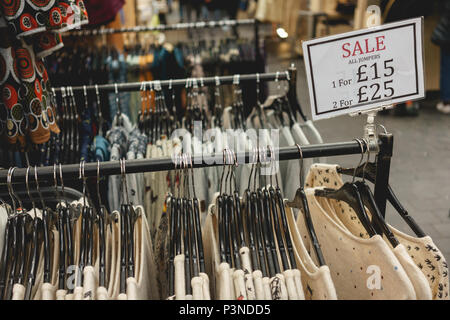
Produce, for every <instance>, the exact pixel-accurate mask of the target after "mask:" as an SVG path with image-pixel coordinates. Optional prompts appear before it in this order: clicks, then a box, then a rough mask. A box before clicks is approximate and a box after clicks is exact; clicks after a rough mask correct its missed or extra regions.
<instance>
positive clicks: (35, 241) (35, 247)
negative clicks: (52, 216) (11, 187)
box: [24, 167, 42, 300]
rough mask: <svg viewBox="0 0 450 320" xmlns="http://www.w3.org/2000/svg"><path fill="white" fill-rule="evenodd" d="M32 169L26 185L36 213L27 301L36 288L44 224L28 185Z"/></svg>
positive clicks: (27, 282)
mask: <svg viewBox="0 0 450 320" xmlns="http://www.w3.org/2000/svg"><path fill="white" fill-rule="evenodd" d="M29 171H30V167H28V168H27V172H26V177H25V184H26V188H27V191H28V196H29V198H30V200H31V202H32V204H33V208H32V210H33V213H34V215H35V216H34V219H33V226H32V235H31V241H30V250H29V255H30V257H31V261H30V263H29V266H28V270H27V273H28V277H27V281H26V286H25V287H26V291H25V297H24V298H25V300H30V298H31V290H32V288H33V286H34V283H35V280H36V272H37V264H38V261H39V250H38V248H39V247H40V242H39V235H40V233H41V232H40V231H41V230H42V223H41V221H42V220H41V219H40V218H38V217H37V215H36V214H37V211H36V205H35V202H34V199H33V197H32V196H31V193H30V188H29V184H28V176H29Z"/></svg>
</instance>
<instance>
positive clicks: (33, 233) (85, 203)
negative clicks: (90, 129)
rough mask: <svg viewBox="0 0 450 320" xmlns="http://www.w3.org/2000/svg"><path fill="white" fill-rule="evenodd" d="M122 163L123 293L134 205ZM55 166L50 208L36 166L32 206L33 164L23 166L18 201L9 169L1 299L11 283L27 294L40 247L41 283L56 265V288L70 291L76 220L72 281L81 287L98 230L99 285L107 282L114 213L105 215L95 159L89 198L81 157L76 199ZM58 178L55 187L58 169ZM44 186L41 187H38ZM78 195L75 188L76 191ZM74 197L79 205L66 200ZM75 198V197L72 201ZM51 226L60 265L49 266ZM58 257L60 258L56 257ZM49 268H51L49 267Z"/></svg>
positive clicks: (129, 270)
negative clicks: (109, 230)
mask: <svg viewBox="0 0 450 320" xmlns="http://www.w3.org/2000/svg"><path fill="white" fill-rule="evenodd" d="M120 164H121V170H122V172H121V177H122V181H121V194H122V205H121V209H120V213H119V214H120V219H121V225H120V227H121V229H120V233H121V239H122V241H121V245H122V246H121V249H120V250H121V262H120V293H125V292H126V279H127V278H128V277H134V270H135V266H134V225H135V222H136V220H137V213H136V212H135V210H134V207H133V204H132V203H130V200H129V197H128V190H127V182H126V163H125V160H121V161H120ZM53 168H54V170H53V171H54V172H53V175H54V190H53V197H55V193H56V199H57V202H56V204H55V205H54V206H53V207H51V205H50V201H45V200H44V196H43V193H45V192H50V190H41V188H40V183H39V179H38V175H37V169H36V167H34V182H35V184H36V191H37V195H38V197H39V201H40V205H41V206H40V210H37V205H36V201H35V198H34V196H33V192H31V191H30V190H31V189H30V181H29V180H30V179H29V176H30V171H31V169H32V167H28V168H27V171H26V182H25V186H26V193H27V196H28V198H29V201H27V202H22V200H21V198H20V197H19V195H18V193H16V192H15V190H14V187H13V181H12V177H13V174H14V170H15V168H10V169H9V171H8V179H7V187H8V194H9V197H10V199H11V202H10V203H11V204H12V206H8V205H6V202H5V201H4V200H3V199H0V202H1V204H3V205H5V208H6V209H7V213H8V219H7V225H6V229H5V230H6V231H5V242H4V247H3V251H2V256H1V261H0V300H10V299H11V298H12V293H13V291H12V289H13V285H14V284H17V283H18V284H22V285H24V286H25V288H26V292H25V300H29V299H31V292H32V289H33V286H34V285H35V282H36V272H37V266H38V264H39V254H40V250H41V248H42V249H43V257H44V272H43V281H44V283H51V274H52V268H58V289H60V290H67V293H69V294H70V293H73V292H74V287H72V286H70V285H69V284H68V278H69V277H70V276H71V274H70V272H71V271H72V269H71V268H70V266H73V265H74V263H75V256H74V254H75V252H74V250H75V249H74V245H75V244H74V241H75V239H74V225H75V223H77V221H78V220H79V219H81V221H80V222H79V223H81V242H80V251H79V263H78V270H79V271H81V272H79V273H78V277H77V282H76V283H75V286H78V287H79V286H82V283H83V272H82V271H83V269H84V267H86V266H93V263H94V261H93V251H94V250H95V249H94V248H95V246H96V244H95V243H94V230H98V241H99V286H100V287H107V282H108V275H107V271H106V228H108V227H109V226H110V224H111V223H112V222H113V221H117V218H118V217H116V216H114V215H112V214H109V213H108V212H107V209H106V207H105V206H104V205H103V204H102V201H101V199H102V198H101V195H100V179H101V177H100V171H99V169H100V163H99V162H97V188H96V189H97V190H96V192H97V194H96V196H97V198H96V201H92V198H91V196H90V193H89V190H88V186H87V183H86V180H87V178H86V177H85V174H84V162H81V163H80V169H79V172H80V176H79V178H80V180H81V181H82V184H83V192H82V193H81V195H82V197H81V198H75V196H76V195H77V192H76V191H74V190H71V191H70V194H69V196H67V193H66V190H65V187H64V182H63V172H62V166H61V164H60V165H59V170H58V167H57V166H56V165H54V166H53ZM58 171H59V183H60V185H61V186H60V187H59V186H58V174H57V172H58ZM42 191H44V192H42ZM78 194H79V193H78ZM71 198H72V199H74V198H75V199H76V200H78V201H79V204H78V205H74V204H72V203H70V202H69V201H68V199H71ZM75 199H74V200H75ZM28 203H29V204H31V209H30V210H29V211H28V213H32V215H30V214H27V211H26V208H25V207H24V204H28ZM53 227H55V228H56V230H58V232H59V239H56V241H58V242H59V265H58V266H55V265H52V263H51V261H52V259H53V258H52V256H51V236H50V235H51V230H52V228H53ZM61 257H63V258H61ZM53 270H54V269H53Z"/></svg>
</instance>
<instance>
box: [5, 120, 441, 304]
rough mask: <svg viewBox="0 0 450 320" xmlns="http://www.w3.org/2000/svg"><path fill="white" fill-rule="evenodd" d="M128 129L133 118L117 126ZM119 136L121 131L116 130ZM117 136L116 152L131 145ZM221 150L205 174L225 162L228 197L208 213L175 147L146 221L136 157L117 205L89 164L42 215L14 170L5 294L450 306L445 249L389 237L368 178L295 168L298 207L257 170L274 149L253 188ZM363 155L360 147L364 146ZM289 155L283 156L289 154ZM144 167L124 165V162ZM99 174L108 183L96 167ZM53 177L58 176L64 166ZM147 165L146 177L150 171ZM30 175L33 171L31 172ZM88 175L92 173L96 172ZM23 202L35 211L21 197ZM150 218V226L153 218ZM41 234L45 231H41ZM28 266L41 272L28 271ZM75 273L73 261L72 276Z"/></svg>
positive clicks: (260, 155)
mask: <svg viewBox="0 0 450 320" xmlns="http://www.w3.org/2000/svg"><path fill="white" fill-rule="evenodd" d="M125 125H126V124H125V122H124V124H122V126H125ZM116 129H123V130H125V129H124V128H123V127H122V128H121V127H120V126H117V127H116ZM123 130H117V131H118V132H119V131H123ZM117 135H118V136H120V134H119V133H118V134H117ZM132 135H134V133H131V134H130V136H132ZM125 136H126V135H125ZM132 139H133V141H132V142H131V145H132V146H133V147H132V148H131V150H127V152H132V150H139V148H137V146H138V145H139V142H137V140H138V136H136V137H133V138H132ZM136 139H137V140H136ZM119 140H120V138H119V139H117V141H118V142H117V144H121V143H122V145H123V146H126V143H123V142H120V141H119ZM163 140H164V139H163ZM187 140H188V141H187V142H186V141H184V139H183V141H182V142H181V141H180V142H178V143H179V144H180V145H181V144H185V143H188V142H189V141H190V140H195V137H194V138H192V139H189V138H187ZM221 141H222V147H223V148H227V147H228V148H227V149H225V150H223V149H222V150H223V155H224V157H225V158H224V159H226V162H225V163H223V164H222V165H218V164H217V163H216V164H213V165H207V166H208V167H210V168H207V169H212V168H213V167H217V169H218V173H219V174H218V181H217V184H218V187H219V191H218V192H216V193H215V194H214V196H213V197H212V198H210V199H208V203H209V204H210V205H209V208H208V213H207V214H206V213H202V211H203V209H202V208H201V207H202V205H201V201H202V199H201V198H202V197H206V194H208V192H207V188H206V187H205V186H202V184H201V178H200V177H201V175H200V173H201V172H202V171H203V172H208V171H207V170H206V169H201V168H196V169H194V168H193V164H194V163H195V159H197V157H198V156H197V154H196V153H195V149H187V150H188V151H190V152H192V153H193V154H194V157H195V159H192V158H191V155H190V154H192V153H183V154H180V153H179V152H178V149H176V148H175V149H176V150H175V154H176V155H177V156H176V157H175V158H174V160H173V161H175V162H176V163H175V166H174V167H173V166H172V167H171V168H172V169H175V170H170V171H169V172H167V171H166V172H164V171H163V172H162V176H161V177H158V178H156V179H158V180H164V181H166V183H167V185H164V186H163V185H161V186H158V185H156V186H155V187H154V189H153V195H152V196H158V197H161V198H162V199H164V200H163V205H162V207H159V208H158V209H156V210H157V211H154V210H155V209H154V208H155V206H153V207H152V204H150V210H152V211H153V212H147V211H146V209H144V206H143V205H142V204H143V202H141V201H142V200H141V199H137V198H135V197H134V195H133V193H130V186H131V187H132V186H133V184H134V183H136V182H135V181H137V178H136V179H135V178H134V177H136V176H138V175H139V174H142V175H143V174H144V173H143V172H139V173H138V172H136V171H135V169H134V170H132V172H127V162H121V163H120V166H121V168H120V172H121V174H120V176H119V181H118V186H117V189H118V191H115V195H116V197H117V198H119V208H118V210H114V211H113V210H111V211H107V210H106V208H105V207H103V206H102V205H101V202H98V200H94V201H92V200H91V198H90V194H89V190H88V189H87V188H86V185H85V184H86V180H85V178H84V173H83V172H84V167H83V166H82V165H81V166H80V170H81V171H80V173H81V178H82V181H83V190H84V192H87V193H86V194H84V195H83V196H82V198H80V199H79V200H77V201H73V202H71V203H69V202H68V201H67V200H64V198H65V195H66V193H65V191H64V189H62V191H61V190H60V191H58V192H57V194H56V198H57V199H58V201H57V206H56V207H55V208H51V209H52V211H53V212H54V214H51V215H50V214H49V213H50V212H51V211H50V210H49V208H48V207H47V205H48V203H50V202H47V200H44V198H42V199H41V200H40V201H38V202H36V204H37V203H39V205H38V207H39V208H38V207H36V206H35V205H36V204H35V203H34V202H33V200H32V198H31V197H30V195H29V194H28V195H21V196H19V195H18V193H16V192H14V189H17V188H20V187H19V186H18V185H17V184H14V179H15V178H16V179H17V178H19V177H20V175H21V173H19V174H14V175H12V172H11V169H10V171H9V173H10V175H12V176H13V179H11V183H12V184H11V185H10V189H9V198H10V199H8V198H6V197H3V196H2V198H3V200H8V201H10V204H11V206H10V205H6V204H2V205H1V206H0V213H1V214H3V215H4V217H3V218H5V217H6V218H7V220H6V225H5V223H0V234H1V232H2V228H4V230H5V232H4V233H3V234H4V238H3V239H4V243H3V247H2V255H1V261H0V264H1V265H0V294H1V298H2V299H64V300H71V299H74V300H79V299H88V300H90V299H119V300H125V299H158V298H161V299H169V300H170V299H177V300H191V299H194V300H202V299H206V300H207V299H239V300H245V299H249V300H252V299H275V300H286V299H290V300H303V299H420V300H426V299H448V286H449V284H448V267H447V264H446V261H445V259H444V258H443V256H442V254H441V253H440V251H439V249H438V248H437V247H436V246H435V245H434V243H433V241H432V240H431V238H430V237H422V238H413V237H411V236H407V235H406V234H404V233H402V232H400V231H398V230H397V229H395V228H394V227H392V226H390V225H388V224H386V226H387V228H388V229H389V230H392V232H393V234H394V236H392V234H391V233H389V232H387V231H386V230H384V229H383V228H382V222H383V221H384V222H385V220H384V219H385V218H384V217H383V216H381V215H380V213H379V209H378V204H376V203H375V205H374V204H371V203H370V201H368V200H370V191H369V193H368V194H367V193H364V190H365V189H364V186H367V185H366V184H365V182H364V181H362V180H360V181H356V180H355V178H354V179H353V181H352V183H343V181H342V179H341V177H340V174H339V173H338V172H340V171H342V170H341V169H339V167H338V166H337V165H329V164H314V165H313V166H312V167H311V168H310V171H309V173H308V176H307V178H306V184H305V186H306V189H303V186H302V178H301V175H300V172H298V173H297V174H298V175H297V176H298V177H300V183H299V184H298V186H299V189H297V192H296V194H295V197H294V200H293V201H286V200H285V196H284V192H283V190H282V189H281V183H280V182H281V181H279V179H278V178H276V177H275V175H276V173H275V172H274V171H273V170H271V171H269V172H270V173H269V174H268V176H265V177H264V176H263V175H261V173H262V172H263V171H262V169H263V165H264V164H266V163H267V164H270V165H275V164H276V163H275V162H274V159H273V158H272V152H269V154H267V158H268V157H269V155H270V160H268V159H267V158H266V157H265V156H264V154H265V153H267V151H270V149H269V148H267V149H257V153H256V154H253V160H252V157H251V156H249V157H247V158H248V159H249V160H250V161H251V162H252V164H251V165H250V164H248V165H250V166H251V167H252V170H251V172H250V174H249V178H248V184H247V185H246V186H245V187H244V188H241V187H240V185H239V184H238V183H237V181H236V180H235V179H236V178H237V179H239V178H238V177H237V176H236V174H237V164H238V163H237V162H236V161H237V159H238V158H237V157H235V154H234V153H233V151H232V150H231V149H229V146H230V145H228V144H227V143H228V141H227V140H225V139H221ZM164 142H170V140H168V139H166V140H165V141H162V140H161V141H159V142H158V143H157V144H158V147H157V149H158V148H159V149H160V150H161V151H156V149H155V148H151V149H154V150H155V151H152V152H151V153H153V154H154V155H155V156H156V157H161V156H162V157H163V158H162V159H164V157H166V156H165V154H170V152H168V153H167V150H170V148H173V147H174V145H173V143H169V144H167V143H164ZM151 146H153V145H151ZM187 146H191V144H187ZM194 146H195V144H194ZM215 147H216V146H214V148H215ZM329 147H330V148H332V149H333V150H334V151H333V152H331V153H327V151H326V148H327V146H326V145H324V146H323V147H322V148H323V149H322V150H321V152H320V153H321V154H326V155H329V156H331V155H337V154H346V153H345V152H344V151H343V150H344V149H342V151H337V146H336V145H330V146H329ZM360 147H361V150H362V152H364V150H365V148H364V145H360ZM166 148H167V150H165V149H166ZM297 148H298V149H299V152H298V154H297V157H301V159H302V160H301V162H300V169H301V168H302V166H303V163H302V161H303V156H305V155H306V158H311V157H313V155H314V154H316V153H314V154H311V153H309V152H310V151H309V150H311V149H317V148H321V146H315V147H312V148H311V147H308V146H305V147H303V152H302V155H303V156H300V150H301V147H300V146H298V147H297ZM342 148H343V147H342ZM287 149H289V148H287ZM192 150H193V151H192ZM285 150H286V148H282V149H280V150H278V149H275V152H280V154H284V156H283V157H281V158H282V159H288V158H286V154H285V152H286V151H285ZM352 150H353V151H351V152H350V153H355V154H356V153H357V148H353V149H352ZM137 152H138V153H139V152H142V151H137ZM348 153H349V151H347V154H348ZM219 154H220V153H219ZM162 159H161V158H159V159H155V160H151V159H150V160H146V161H155V164H157V163H158V165H159V167H160V168H163V167H162V166H161V163H162ZM166 159H169V161H172V160H170V158H167V157H166ZM291 159H292V158H291ZM135 161H137V160H133V159H130V160H128V165H132V163H133V162H135ZM202 163H203V162H202ZM97 166H98V169H97V170H99V171H97V172H96V175H97V178H99V176H100V172H101V171H100V166H101V164H97ZM89 168H90V167H89ZM93 168H95V167H93ZM143 168H144V167H143ZM145 168H148V167H145ZM44 169H46V168H43V169H40V170H42V172H41V174H40V175H39V176H40V177H45V174H44V173H43V172H44ZM17 170H19V169H17ZM53 170H55V174H56V176H58V173H57V171H58V170H57V167H54V168H53ZM146 170H149V169H142V171H146ZM162 170H164V169H162ZM194 170H196V171H194ZM13 171H14V170H13ZM32 172H33V170H31V172H29V170H27V171H26V174H27V175H29V174H31V173H32ZM86 172H88V174H89V175H93V173H92V172H91V169H89V171H86ZM111 172H112V171H111ZM115 172H116V173H118V171H117V170H116V171H115ZM0 173H2V174H3V172H0ZM59 173H60V175H61V176H60V179H58V180H59V181H60V182H62V180H63V179H64V176H65V175H68V174H69V171H68V168H62V167H61V170H60V171H59ZM50 176H51V175H49V177H50ZM76 177H78V176H76ZM22 178H23V177H22ZM199 178H200V183H199V182H197V180H199ZM35 179H37V178H36V177H35ZM150 179H152V178H150ZM153 179H154V178H153ZM30 180H32V179H30ZM8 183H9V182H8ZM66 183H67V181H66ZM152 183H156V184H157V183H158V181H156V180H153V181H152ZM348 186H354V187H357V192H358V193H360V196H361V199H362V200H363V202H364V209H363V210H364V211H366V212H367V215H368V216H370V217H371V219H369V224H367V222H366V221H365V220H364V219H363V216H362V215H361V214H360V213H361V212H360V210H359V209H361V208H358V207H357V206H355V205H354V203H353V202H351V197H349V196H345V197H338V198H335V194H337V192H338V191H337V190H339V189H341V188H347V189H348ZM97 187H99V185H98V186H97ZM152 188H153V185H152ZM159 188H161V189H159ZM202 189H203V190H204V192H203V194H202V192H201V190H202ZM55 190H58V189H55ZM90 190H91V191H92V188H90ZM355 190H356V189H355ZM369 190H370V189H369ZM38 191H39V190H38ZM302 192H303V194H304V198H303V200H305V201H306V202H303V203H302V202H301V201H300V202H299V200H300V199H301V197H303V196H302ZM28 193H29V192H28ZM38 193H40V192H38ZM367 195H369V198H367ZM53 197H54V195H53ZM28 198H29V199H30V200H31V202H30V201H28ZM39 198H40V196H39ZM36 199H37V198H36ZM132 199H133V200H132ZM290 199H292V198H289V200H290ZM25 200H27V202H26V204H25V202H22V201H25ZM144 201H145V200H144ZM132 202H136V203H133V204H132ZM305 203H306V204H307V205H305ZM18 204H19V206H18ZM24 204H25V205H24ZM41 204H42V206H41ZM46 204H47V205H46ZM146 206H147V205H146ZM28 208H29V210H27V209H28ZM22 210H24V211H23V213H22ZM108 212H112V214H109V213H108ZM202 215H206V216H204V217H202ZM147 217H148V218H147ZM155 219H156V221H155ZM152 220H153V221H155V222H154V225H155V226H156V229H157V230H155V231H152V230H151V223H149V222H150V221H152ZM0 221H2V220H0ZM375 225H376V226H377V227H380V228H381V229H382V233H379V234H378V233H376V234H372V231H371V229H370V228H369V227H370V226H372V227H374V226H375ZM42 230H47V231H48V232H47V233H41V232H42ZM376 232H378V231H376ZM29 233H31V234H29ZM13 239H16V241H17V245H15V246H13V245H11V244H12V241H13ZM395 239H398V242H395V241H393V240H395ZM60 241H62V242H60ZM66 241H68V242H66ZM59 243H63V244H64V246H63V247H61V246H59ZM69 243H72V245H69ZM58 246H59V247H58ZM61 249H64V250H61ZM25 256H26V258H25ZM62 256H64V257H65V258H64V259H61V257H62ZM15 257H19V258H18V259H17V258H15ZM22 257H23V258H22ZM25 259H27V260H28V259H31V260H34V261H35V263H33V264H30V265H27V266H24V265H22V261H24V260H25ZM49 261H53V263H51V264H49V263H48V262H49ZM33 266H34V267H33ZM70 266H76V268H75V270H72V268H70ZM23 268H25V269H23ZM19 270H24V272H23V274H24V277H23V278H21V277H17V276H16V274H18V272H19ZM55 270H57V271H55ZM71 284H73V285H71Z"/></svg>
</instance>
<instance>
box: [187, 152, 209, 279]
mask: <svg viewBox="0 0 450 320" xmlns="http://www.w3.org/2000/svg"><path fill="white" fill-rule="evenodd" d="M189 160H190V165H191V182H192V190H193V196H194V197H193V199H192V212H191V213H190V216H191V217H192V219H193V220H192V221H191V224H192V231H191V232H192V233H193V236H194V242H193V247H194V252H196V255H197V257H196V258H198V261H197V263H198V269H199V272H202V273H205V254H204V250H203V240H202V232H201V222H200V205H199V201H198V198H197V195H196V193H195V181H194V166H193V164H192V156H191V155H189ZM193 258H194V257H193Z"/></svg>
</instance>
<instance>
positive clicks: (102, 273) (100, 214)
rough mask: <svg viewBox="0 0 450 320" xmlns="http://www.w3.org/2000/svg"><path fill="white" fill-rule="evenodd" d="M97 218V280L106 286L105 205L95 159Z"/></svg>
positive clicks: (98, 162)
mask: <svg viewBox="0 0 450 320" xmlns="http://www.w3.org/2000/svg"><path fill="white" fill-rule="evenodd" d="M96 185H97V200H98V201H97V218H98V235H99V276H98V279H99V280H98V282H99V286H100V287H104V288H106V285H107V284H106V236H105V220H106V215H107V211H106V207H105V206H104V205H103V204H102V200H101V196H100V161H97V183H96Z"/></svg>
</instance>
